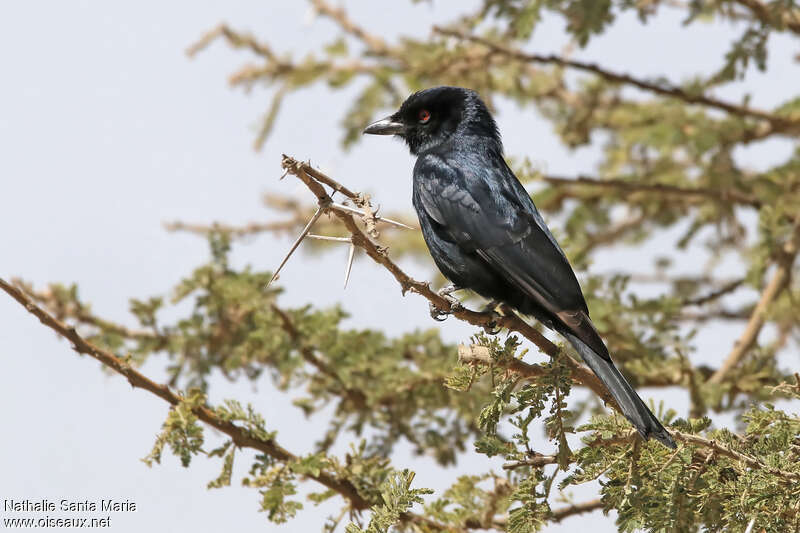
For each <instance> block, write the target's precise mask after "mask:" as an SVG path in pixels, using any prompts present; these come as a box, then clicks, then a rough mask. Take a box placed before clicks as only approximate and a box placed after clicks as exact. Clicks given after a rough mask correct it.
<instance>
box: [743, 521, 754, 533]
mask: <svg viewBox="0 0 800 533" xmlns="http://www.w3.org/2000/svg"><path fill="white" fill-rule="evenodd" d="M755 524H756V519H755V518H753V519H751V520H750V523H749V524H747V529H745V530H744V533H750V532H751V531H753V526H754V525H755Z"/></svg>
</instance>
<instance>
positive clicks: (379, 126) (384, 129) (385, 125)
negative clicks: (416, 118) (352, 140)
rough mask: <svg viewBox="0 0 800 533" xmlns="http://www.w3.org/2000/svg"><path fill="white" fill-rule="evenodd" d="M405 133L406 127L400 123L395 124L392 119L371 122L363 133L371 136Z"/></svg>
mask: <svg viewBox="0 0 800 533" xmlns="http://www.w3.org/2000/svg"><path fill="white" fill-rule="evenodd" d="M405 131H406V125H405V124H403V123H402V122H397V121H396V120H394V119H393V118H392V117H386V118H384V119H381V120H379V121H377V122H373V123H372V124H370V125H369V126H367V127H366V128H364V133H369V134H371V135H402V134H403V133H405Z"/></svg>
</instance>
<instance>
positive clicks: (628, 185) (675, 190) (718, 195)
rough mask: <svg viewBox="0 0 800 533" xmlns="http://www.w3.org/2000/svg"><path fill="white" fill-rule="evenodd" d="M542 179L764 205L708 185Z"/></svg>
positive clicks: (558, 178)
mask: <svg viewBox="0 0 800 533" xmlns="http://www.w3.org/2000/svg"><path fill="white" fill-rule="evenodd" d="M540 179H541V180H542V181H545V182H547V183H549V184H551V185H557V186H566V187H569V186H575V185H587V186H592V187H601V188H609V189H618V190H622V191H626V192H654V193H659V194H666V195H670V196H681V197H684V198H687V197H701V198H705V199H710V200H713V201H716V202H720V203H731V202H733V203H737V204H741V205H746V206H749V207H753V208H755V209H759V208H760V207H761V205H762V204H761V200H759V199H758V198H755V197H753V196H750V195H748V194H744V193H741V192H738V191H735V190H733V189H727V188H726V189H711V188H707V187H680V186H677V185H668V184H665V183H642V182H638V181H627V180H620V179H599V178H593V177H589V176H577V177H575V178H567V177H562V176H541V177H540Z"/></svg>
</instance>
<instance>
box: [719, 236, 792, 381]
mask: <svg viewBox="0 0 800 533" xmlns="http://www.w3.org/2000/svg"><path fill="white" fill-rule="evenodd" d="M798 246H800V222H798V223H797V224H796V225H795V227H794V228H793V231H792V235H791V236H790V237H789V240H788V241H786V243H785V244H784V246H783V253H782V254H781V256H780V257H779V258H778V261H777V266H776V268H775V272H774V273H773V275H772V279H770V281H769V283H767V286H766V287H764V290H763V292H762V293H761V297H760V298H759V299H758V303H757V304H756V306H755V308H754V309H753V313H752V314H751V315H750V319H749V320H748V322H747V326H746V327H745V329H744V331H743V332H742V334H741V335H740V336H739V338H738V339H737V340H736V343H735V344H734V345H733V350H731V352H730V353H729V354H728V357H727V358H726V359H725V362H723V363H722V365H721V366H720V367H719V369H718V370H717V371H716V372H714V374H713V375H712V376H711V377H710V378H709V380H708V381H709V382H710V383H721V382H722V381H723V380H724V379H725V376H727V375H728V374H729V373H730V372H731V370H733V369H734V368H735V367H736V366H738V365H739V363H740V362H741V361H742V359H744V356H745V355H747V353H748V352H749V351H750V348H752V347H753V345H754V344H755V343H756V340H757V339H758V334H759V333H760V332H761V328H762V327H764V323H765V322H766V315H767V311H768V310H769V307H770V305H771V304H772V302H773V301H775V299H776V298H777V297H778V296H779V295H780V293H781V292H782V291H783V290H784V289H785V288H786V287H787V286H788V284H789V279H790V277H791V273H792V264H793V263H794V259H795V256H796V255H797V249H798Z"/></svg>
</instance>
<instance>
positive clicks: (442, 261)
mask: <svg viewBox="0 0 800 533" xmlns="http://www.w3.org/2000/svg"><path fill="white" fill-rule="evenodd" d="M364 133H371V134H377V135H397V136H399V137H401V138H402V139H403V140H404V141H405V142H406V144H407V145H408V148H409V150H410V151H411V154H412V155H415V156H417V162H416V164H415V165H414V184H413V191H414V193H413V203H414V208H415V209H416V211H417V215H418V217H419V222H420V226H421V227H422V234H423V236H424V238H425V242H426V244H427V245H428V249H429V250H430V252H431V255H432V256H433V260H434V261H435V262H436V265H437V266H438V267H439V270H441V272H442V274H444V276H445V277H446V278H447V279H449V280H450V281H451V282H452V283H453V287H451V288H450V290H449V291H448V292H452V290H456V289H462V288H463V289H471V290H473V291H475V292H476V293H478V294H479V295H481V296H483V297H484V298H487V299H489V300H491V301H496V302H503V303H506V304H508V305H509V306H511V307H512V308H514V309H515V310H516V311H517V312H519V313H520V314H522V315H528V316H532V317H534V318H536V319H537V320H539V321H540V322H542V323H543V324H545V325H546V326H547V327H549V328H550V329H553V330H555V331H557V332H558V333H560V334H561V335H563V336H564V337H566V339H567V340H568V341H569V342H570V344H572V346H574V347H575V349H576V350H577V352H578V353H579V354H580V355H581V357H582V358H583V360H584V361H585V362H586V364H587V365H589V367H590V368H591V369H592V371H594V373H595V374H596V375H597V377H599V378H600V380H601V381H602V382H603V383H604V384H605V386H606V387H607V388H608V390H609V391H610V392H611V395H612V396H613V397H614V399H615V400H616V401H617V403H618V404H619V406H620V408H621V409H622V413H623V414H624V415H625V417H626V418H627V419H628V420H630V422H631V424H633V426H634V427H635V428H636V429H637V430H638V431H639V433H640V434H641V435H642V437H644V438H645V439H648V438H650V437H654V438H655V439H657V440H658V441H659V442H661V443H663V444H664V445H665V446H668V447H670V448H675V441H673V440H672V437H671V436H670V434H669V433H668V432H667V430H666V429H664V426H662V425H661V423H660V422H659V421H658V419H657V418H656V417H655V416H654V415H653V413H652V412H651V411H650V410H649V409H648V408H647V406H646V405H645V404H644V402H643V401H642V399H641V398H639V396H638V395H637V394H636V392H635V391H634V390H633V387H631V386H630V384H629V383H628V382H627V381H626V380H625V378H624V377H623V376H622V374H620V372H619V370H617V368H616V367H615V366H614V363H613V362H612V361H611V357H610V356H609V353H608V349H607V348H606V346H605V344H604V343H603V340H602V339H601V338H600V335H598V333H597V330H596V329H595V327H594V325H593V324H592V321H591V319H590V318H589V310H588V309H587V307H586V301H585V300H584V298H583V294H582V292H581V288H580V285H578V280H577V279H576V278H575V274H574V272H573V271H572V268H571V267H570V265H569V262H568V261H567V257H566V256H565V255H564V252H563V251H562V250H561V248H560V247H559V245H558V243H557V242H556V240H555V238H554V237H553V234H552V233H550V230H549V229H548V228H547V226H546V225H545V223H544V220H543V219H542V216H541V215H540V214H539V211H538V210H537V209H536V206H534V205H533V201H532V200H531V198H530V195H528V193H527V191H526V190H525V188H524V187H523V186H522V184H521V183H520V182H519V180H518V179H517V177H516V176H515V175H514V173H513V172H512V171H511V169H510V168H508V165H507V164H506V162H505V159H504V158H503V144H502V142H501V140H500V134H499V132H498V130H497V125H496V124H495V122H494V119H493V118H492V115H491V114H490V113H489V110H488V109H487V108H486V105H485V104H484V103H483V101H482V100H481V99H480V97H479V96H478V94H477V93H476V92H475V91H472V90H469V89H463V88H461V87H434V88H431V89H426V90H424V91H420V92H417V93H414V94H412V95H411V96H410V97H408V99H407V100H406V101H405V102H403V105H402V106H401V107H400V109H399V110H398V111H397V112H396V113H394V114H393V115H391V116H389V117H387V118H385V119H383V120H379V121H377V122H375V123H373V124H370V125H369V126H368V127H367V128H366V129H365V130H364Z"/></svg>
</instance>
